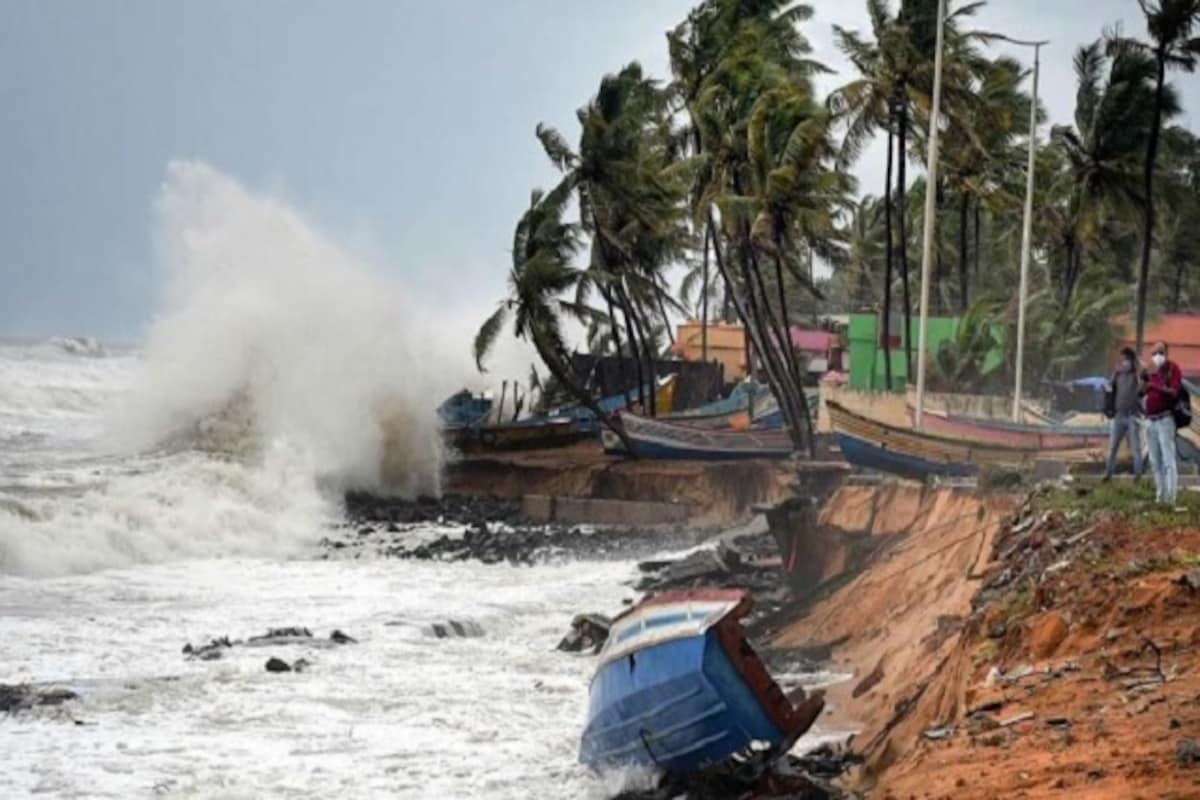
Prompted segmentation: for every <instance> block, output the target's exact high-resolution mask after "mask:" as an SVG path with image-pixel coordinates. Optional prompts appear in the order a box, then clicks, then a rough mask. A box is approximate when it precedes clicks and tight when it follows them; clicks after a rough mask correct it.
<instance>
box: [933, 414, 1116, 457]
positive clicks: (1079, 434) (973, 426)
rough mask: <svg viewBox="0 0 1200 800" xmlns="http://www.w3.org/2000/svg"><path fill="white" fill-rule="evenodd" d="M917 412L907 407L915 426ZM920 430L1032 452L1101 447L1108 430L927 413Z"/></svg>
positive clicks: (1106, 440)
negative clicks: (1027, 449) (1030, 450)
mask: <svg viewBox="0 0 1200 800" xmlns="http://www.w3.org/2000/svg"><path fill="white" fill-rule="evenodd" d="M916 413H917V412H916V409H914V408H912V407H910V408H909V414H910V416H911V417H912V419H913V421H914V424H915V422H916ZM921 428H922V430H925V431H928V432H929V433H932V434H934V435H936V436H944V437H946V438H948V439H963V440H965V441H970V442H981V443H986V444H996V445H1002V446H1005V447H1023V448H1029V449H1033V450H1076V449H1079V448H1087V447H1104V446H1105V445H1106V444H1107V443H1108V427H1107V426H1105V425H1079V426H1070V425H1029V424H1024V423H1019V422H1009V421H1007V420H998V419H988V418H986V417H963V416H956V415H953V414H937V413H931V412H929V411H926V412H925V414H924V416H923V417H922V419H921Z"/></svg>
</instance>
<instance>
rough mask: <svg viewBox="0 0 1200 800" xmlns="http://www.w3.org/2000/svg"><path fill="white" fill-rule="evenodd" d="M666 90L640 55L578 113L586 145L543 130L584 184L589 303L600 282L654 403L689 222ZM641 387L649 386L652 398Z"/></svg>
mask: <svg viewBox="0 0 1200 800" xmlns="http://www.w3.org/2000/svg"><path fill="white" fill-rule="evenodd" d="M666 100H667V98H666V95H665V93H664V92H663V91H662V90H661V89H659V88H658V86H657V84H656V83H655V82H654V81H652V80H650V79H648V78H646V77H645V75H644V74H643V72H642V69H641V67H640V66H639V65H638V64H637V63H632V64H630V65H628V66H626V67H625V68H624V69H622V70H621V71H620V72H619V73H616V74H614V75H607V76H605V77H604V78H603V79H602V80H601V82H600V87H599V90H598V91H597V93H596V96H595V97H594V98H593V99H592V100H591V101H590V102H589V103H588V104H587V105H586V106H584V107H583V108H581V109H580V110H579V112H578V114H577V117H578V119H579V124H580V138H579V147H578V150H577V151H573V150H572V149H571V148H570V146H569V145H567V143H566V139H565V138H564V137H563V136H562V135H561V134H560V133H559V132H558V131H556V130H554V129H553V128H550V127H548V126H545V125H539V126H538V129H537V133H538V138H539V139H540V140H541V142H542V145H543V147H544V148H545V150H546V153H547V155H548V156H549V157H550V159H551V161H553V162H554V164H555V165H556V166H557V167H558V168H559V169H561V170H562V171H563V172H564V176H565V181H566V183H567V184H568V185H569V186H570V187H571V189H572V190H573V191H574V192H575V194H576V199H577V202H578V206H579V214H580V224H581V227H582V229H583V230H584V231H585V232H586V233H587V234H588V235H589V236H590V252H589V265H588V268H587V270H586V271H585V274H584V276H583V277H582V279H581V280H580V282H579V284H578V292H577V298H576V302H577V304H578V305H579V306H581V307H583V306H586V304H587V296H588V294H589V293H590V292H592V291H596V292H597V293H598V294H599V295H600V296H601V297H602V298H603V300H604V303H605V307H606V309H607V313H608V317H609V319H608V323H609V333H610V335H611V336H612V338H613V341H614V343H615V345H616V349H617V351H618V352H620V351H621V347H622V345H621V338H620V337H621V333H622V325H621V324H620V323H621V322H623V323H624V331H623V332H624V334H625V336H626V341H627V342H628V343H629V351H630V352H631V353H633V354H635V356H636V357H635V358H634V359H633V360H634V364H635V367H636V370H637V386H638V393H639V401H640V402H641V404H642V405H643V407H644V408H647V410H648V411H649V412H650V413H651V414H653V413H654V409H655V407H656V405H657V404H656V398H655V396H654V395H655V383H654V363H655V359H656V358H657V355H658V352H657V348H656V346H655V344H654V340H653V337H652V336H651V335H650V334H651V332H652V331H653V330H654V329H655V327H656V323H655V322H653V317H654V316H656V315H657V316H659V317H660V319H661V322H662V324H663V326H664V328H665V329H667V330H668V331H669V321H668V319H667V308H668V306H671V307H673V308H678V307H679V306H678V303H677V302H676V301H675V299H674V298H673V297H672V296H671V294H670V292H669V290H668V287H667V282H666V280H665V279H664V278H663V276H662V271H663V269H664V268H665V267H666V266H667V265H668V264H670V263H673V262H675V261H676V260H677V259H679V258H682V256H683V252H684V248H685V244H686V240H687V234H688V231H687V229H686V226H685V221H686V214H685V210H684V208H683V205H682V201H683V196H684V193H685V192H686V188H687V186H686V176H687V166H688V165H686V164H683V163H680V162H678V161H676V160H675V159H674V151H673V148H672V146H671V142H670V128H669V120H668V106H667V102H666ZM643 387H649V391H650V396H649V398H646V397H645V396H644V395H643V394H642V392H643V391H644V389H643Z"/></svg>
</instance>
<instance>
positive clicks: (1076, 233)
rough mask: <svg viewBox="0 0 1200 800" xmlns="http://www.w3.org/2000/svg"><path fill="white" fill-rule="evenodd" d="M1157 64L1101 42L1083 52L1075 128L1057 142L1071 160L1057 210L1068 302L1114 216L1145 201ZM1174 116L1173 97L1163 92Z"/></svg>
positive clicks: (1057, 131) (1078, 59) (1057, 134)
mask: <svg viewBox="0 0 1200 800" xmlns="http://www.w3.org/2000/svg"><path fill="white" fill-rule="evenodd" d="M1154 70H1155V67H1154V63H1153V61H1151V60H1150V59H1149V58H1148V57H1147V56H1146V55H1145V54H1144V53H1141V52H1139V51H1137V50H1135V49H1133V48H1121V49H1119V50H1116V51H1114V54H1113V56H1112V57H1111V58H1106V56H1105V53H1104V49H1103V47H1102V45H1101V43H1100V42H1098V41H1097V42H1094V43H1092V44H1090V45H1086V46H1084V47H1081V48H1079V50H1078V51H1077V52H1076V54H1075V74H1076V78H1077V80H1078V83H1079V86H1078V90H1077V93H1076V100H1075V125H1074V127H1064V126H1056V127H1055V128H1053V130H1052V131H1051V140H1052V142H1053V143H1054V145H1055V147H1056V148H1057V149H1058V151H1059V152H1060V153H1061V154H1062V156H1063V157H1064V159H1065V161H1066V170H1065V172H1064V173H1063V178H1062V179H1061V180H1065V181H1066V183H1067V187H1066V188H1065V189H1059V195H1060V197H1061V198H1062V200H1061V204H1060V206H1059V208H1058V209H1056V210H1055V213H1056V215H1057V216H1058V218H1060V219H1061V224H1060V236H1059V238H1060V246H1061V249H1062V251H1063V256H1064V266H1063V271H1062V275H1063V280H1062V282H1063V290H1062V295H1061V298H1062V305H1063V306H1069V305H1070V304H1071V302H1072V294H1073V293H1074V291H1075V289H1076V287H1077V285H1078V283H1079V278H1080V276H1081V274H1082V272H1083V269H1084V257H1085V256H1086V255H1087V253H1088V251H1089V249H1094V248H1095V247H1097V246H1098V244H1099V242H1100V241H1102V233H1103V231H1104V229H1105V227H1106V225H1108V223H1109V221H1110V219H1119V218H1120V217H1121V216H1122V213H1123V212H1124V213H1129V212H1132V211H1133V210H1134V209H1135V208H1137V206H1138V205H1139V204H1140V203H1141V202H1142V200H1141V195H1139V189H1138V179H1137V162H1138V159H1139V157H1140V154H1141V148H1142V146H1143V143H1144V142H1145V141H1146V137H1147V136H1148V135H1149V133H1150V129H1151V127H1152V125H1153V119H1154V116H1155V114H1156V111H1155V108H1156V106H1157V103H1158V100H1157V98H1156V95H1155V92H1154V89H1153V83H1152V82H1153V79H1154ZM1162 99H1163V102H1164V107H1165V109H1166V111H1167V112H1168V113H1170V114H1174V113H1175V112H1176V111H1177V108H1178V106H1177V104H1176V102H1175V99H1174V94H1173V92H1170V91H1169V90H1168V91H1166V92H1165V93H1164V95H1163V98H1162Z"/></svg>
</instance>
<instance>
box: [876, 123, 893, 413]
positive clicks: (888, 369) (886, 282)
mask: <svg viewBox="0 0 1200 800" xmlns="http://www.w3.org/2000/svg"><path fill="white" fill-rule="evenodd" d="M895 145H896V143H895V140H894V137H893V136H892V119H891V112H890V110H889V112H888V126H887V147H888V151H887V177H886V178H885V179H884V184H885V189H884V193H883V225H884V228H885V229H886V236H887V248H886V251H887V262H886V266H885V267H884V270H883V376H884V378H883V379H884V382H885V383H886V384H887V391H889V392H890V391H891V390H892V278H893V272H892V254H893V252H894V250H895V248H896V237H895V235H894V234H893V233H892V196H893V195H892V161H893V154H894V153H895V150H896V147H895ZM878 349H879V343H878V342H876V343H875V350H876V352H878ZM871 377H872V378H874V377H875V376H874V374H872V376H871ZM871 383H872V386H873V385H874V380H872V382H871Z"/></svg>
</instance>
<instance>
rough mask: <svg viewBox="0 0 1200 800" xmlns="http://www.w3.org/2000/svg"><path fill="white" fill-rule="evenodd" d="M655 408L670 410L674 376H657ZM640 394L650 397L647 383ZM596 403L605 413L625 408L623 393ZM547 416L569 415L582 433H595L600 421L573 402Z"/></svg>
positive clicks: (586, 409)
mask: <svg viewBox="0 0 1200 800" xmlns="http://www.w3.org/2000/svg"><path fill="white" fill-rule="evenodd" d="M654 394H655V397H654V399H655V408H656V409H657V410H658V413H660V414H666V413H668V412H669V411H670V410H671V404H672V403H673V402H674V399H675V376H674V375H667V376H665V377H662V378H659V380H658V383H657V384H656V385H655V393H654ZM642 396H643V397H646V398H649V397H650V386H649V385H648V384H647V385H646V386H643V387H642ZM635 397H637V390H636V389H635V390H632V391H630V392H629V398H630V399H631V400H632V399H633V398H635ZM596 405H597V406H598V407H599V408H600V410H601V411H603V412H604V413H605V414H606V415H612V414H615V413H616V412H618V411H622V410H624V409H625V395H624V394H614V395H610V396H608V397H603V398H601V399H599V400H597V401H596ZM548 416H551V417H570V418H571V419H573V420H575V424H576V425H577V426H578V428H579V430H580V431H582V432H584V433H592V434H594V433H597V432H598V431H599V430H600V428H601V425H600V421H599V420H598V419H596V414H595V412H593V411H592V409H590V408H588V407H587V406H585V405H583V404H575V405H569V406H563V407H561V408H556V409H552V410H551V411H550V412H549V414H548Z"/></svg>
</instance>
